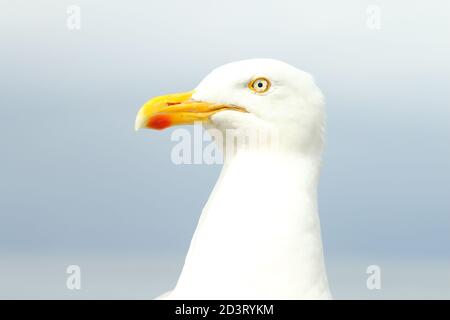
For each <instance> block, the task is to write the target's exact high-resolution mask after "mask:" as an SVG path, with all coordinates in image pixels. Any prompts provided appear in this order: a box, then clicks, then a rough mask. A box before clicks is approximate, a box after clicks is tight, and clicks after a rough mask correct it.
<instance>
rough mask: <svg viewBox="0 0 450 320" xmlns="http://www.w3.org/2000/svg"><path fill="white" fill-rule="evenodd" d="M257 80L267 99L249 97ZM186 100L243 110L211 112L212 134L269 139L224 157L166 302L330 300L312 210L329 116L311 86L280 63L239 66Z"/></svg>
mask: <svg viewBox="0 0 450 320" xmlns="http://www.w3.org/2000/svg"><path fill="white" fill-rule="evenodd" d="M255 78H262V79H267V80H268V81H269V83H270V88H269V89H268V91H266V92H263V93H258V92H254V91H252V90H250V89H251V88H249V87H248V83H249V81H251V79H255ZM191 99H192V100H193V101H208V102H213V103H215V104H224V105H232V106H239V107H242V108H245V110H246V111H247V112H246V113H244V112H239V111H236V110H222V111H219V112H215V113H214V114H212V115H211V116H210V117H209V120H210V121H209V122H208V123H207V124H206V127H207V129H208V130H217V129H218V130H220V132H222V133H223V134H224V137H227V134H226V132H227V130H230V129H232V130H235V132H238V134H239V135H242V136H245V135H248V134H249V132H255V131H257V132H264V133H265V134H269V135H270V137H271V139H269V140H265V141H260V143H259V144H258V145H257V147H255V146H254V145H249V143H245V142H244V143H241V144H238V145H237V150H235V151H234V152H233V154H230V152H229V150H225V151H224V152H225V159H226V160H225V163H224V166H223V169H222V172H221V175H220V178H219V180H218V181H217V183H216V185H215V188H214V190H213V192H212V194H211V195H210V197H209V199H208V202H207V204H206V205H205V207H204V209H203V211H202V214H201V217H200V220H199V223H198V226H197V229H196V231H195V234H194V237H193V239H192V242H191V245H190V248H189V252H188V255H187V257H186V261H185V264H184V267H183V270H182V273H181V275H180V278H179V280H178V283H177V285H176V287H175V288H174V290H173V291H171V292H169V293H168V294H166V295H165V296H164V297H162V298H165V299H329V298H331V295H330V291H329V288H328V281H327V276H326V270H325V266H324V259H323V250H322V241H321V234H320V223H319V216H318V205H317V186H318V181H319V172H320V162H321V153H322V148H323V132H324V118H325V114H324V102H323V96H322V93H321V92H320V90H319V89H318V88H317V86H316V85H315V83H314V81H313V78H312V77H311V76H310V75H309V74H307V73H305V72H303V71H300V70H298V69H296V68H294V67H292V66H290V65H288V64H286V63H283V62H280V61H276V60H269V59H254V60H245V61H239V62H235V63H231V64H227V65H224V66H222V67H220V68H218V69H216V70H214V71H213V72H212V73H211V74H209V75H208V76H207V77H206V78H205V79H204V80H203V81H202V82H201V83H200V84H199V85H198V87H197V88H196V89H195V93H194V94H193V95H192V98H191ZM140 121H141V122H142V119H140ZM236 130H237V131H236ZM226 139H227V138H225V142H224V145H225V144H226ZM274 142H276V143H274ZM227 152H228V154H227Z"/></svg>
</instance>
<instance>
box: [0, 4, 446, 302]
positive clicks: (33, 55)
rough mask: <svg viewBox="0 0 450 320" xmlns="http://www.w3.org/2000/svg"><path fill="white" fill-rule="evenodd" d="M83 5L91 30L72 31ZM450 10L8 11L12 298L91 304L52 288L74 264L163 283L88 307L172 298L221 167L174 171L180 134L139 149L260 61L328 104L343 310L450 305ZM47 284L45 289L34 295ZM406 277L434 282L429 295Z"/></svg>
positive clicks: (328, 191)
mask: <svg viewBox="0 0 450 320" xmlns="http://www.w3.org/2000/svg"><path fill="white" fill-rule="evenodd" d="M70 5H76V6H78V7H79V8H80V10H81V11H80V14H81V15H80V17H81V24H80V26H81V29H79V30H70V29H69V28H68V27H67V19H68V17H69V14H68V13H67V8H68V7H69V6H70ZM369 6H376V8H379V10H380V14H381V15H380V25H379V26H380V28H379V29H373V28H370V26H368V24H367V21H368V19H369V15H368V12H367V8H368V7H369ZM449 10H450V4H449V3H448V1H439V0H432V1H427V2H424V1H396V2H395V3H394V2H392V1H380V0H372V1H350V0H346V1H339V3H337V2H331V1H314V2H312V1H277V2H273V1H264V0H259V1H245V2H242V1H206V0H202V1H189V2H187V1H170V0H169V1H164V2H148V1H134V2H133V3H130V2H128V1H123V0H120V1H114V2H111V1H110V2H108V1H95V2H93V1H75V2H74V1H66V0H63V1H58V2H56V1H49V0H38V1H33V2H30V1H21V0H16V1H5V0H0V41H1V42H0V46H1V50H0V57H1V59H0V70H1V71H0V88H1V94H0V119H1V121H2V123H1V125H0V271H1V272H0V297H9V296H8V294H11V295H12V296H13V297H38V298H39V297H69V298H70V297H78V296H73V293H72V292H67V290H65V289H64V288H63V287H64V286H63V285H62V286H59V282H58V281H59V280H54V281H55V287H51V286H49V287H45V288H42V286H41V282H39V281H47V282H49V281H50V282H51V281H53V280H51V279H50V278H51V273H48V270H50V269H51V268H52V267H51V266H53V268H56V267H55V266H61V268H62V269H57V268H56V269H57V270H62V271H61V272H62V273H61V279H63V278H64V277H65V276H66V274H65V270H64V268H63V266H64V263H65V261H72V262H71V263H75V264H80V265H83V263H84V265H85V266H86V267H85V269H88V270H89V266H91V268H92V269H95V268H94V267H92V266H93V265H95V266H97V267H98V268H97V269H96V270H103V269H104V268H103V267H100V266H104V265H111V264H115V263H117V264H118V265H120V263H122V264H123V263H125V262H124V261H127V263H128V264H129V265H131V266H133V265H134V266H135V265H137V264H139V263H140V262H141V263H142V264H141V268H140V269H139V270H141V271H140V272H141V273H142V275H145V277H148V279H150V280H148V281H147V282H146V281H144V284H141V282H140V281H136V279H135V280H133V281H131V282H132V283H135V284H136V283H139V285H140V286H141V287H139V288H140V289H139V290H141V291H139V292H142V294H139V295H134V296H133V295H129V296H126V295H124V293H120V294H118V295H111V294H109V295H108V292H111V291H110V290H109V291H108V290H106V289H105V287H102V286H104V283H106V282H107V281H105V282H104V283H103V282H101V281H100V280H98V281H100V282H101V283H99V284H98V287H101V288H103V289H104V290H99V291H95V290H94V291H92V290H91V291H89V290H86V291H85V292H82V293H77V294H78V295H80V294H81V297H84V298H91V297H104V296H106V297H118V296H120V297H129V298H133V297H146V294H147V293H148V295H149V296H150V297H151V295H152V294H156V293H157V292H156V291H158V290H160V289H161V290H164V288H166V289H170V286H173V285H174V284H175V282H176V278H177V276H178V273H179V271H180V270H181V266H182V261H183V259H184V256H185V254H186V251H187V249H188V247H189V242H190V239H191V236H192V233H193V231H194V229H195V226H196V224H197V220H198V217H199V214H200V212H201V209H202V208H203V205H204V204H205V202H206V200H207V198H208V195H209V193H210V191H211V189H212V187H213V186H214V183H215V181H216V179H217V177H218V174H219V172H220V166H219V165H206V164H203V165H175V164H173V163H172V162H171V159H170V152H171V149H172V148H173V146H174V145H175V142H173V141H171V139H170V137H171V132H173V129H169V130H167V131H162V132H154V131H146V132H135V131H134V119H135V116H136V113H137V111H138V110H139V107H140V106H141V105H142V103H143V102H145V101H146V100H148V99H149V98H150V97H152V96H155V95H160V94H165V93H171V92H179V91H187V90H191V89H193V88H195V86H196V85H197V84H198V83H199V82H200V80H201V79H202V78H203V77H204V76H206V75H207V74H208V73H209V72H210V71H211V70H212V69H214V68H215V67H218V66H220V65H222V64H225V63H228V62H232V61H236V60H242V59H248V58H260V57H265V58H275V59H279V60H283V61H286V62H288V63H290V64H292V65H294V66H296V67H298V68H300V69H303V70H305V71H308V72H310V73H311V74H313V75H314V77H315V79H316V82H317V84H318V85H319V87H320V88H321V89H322V91H323V92H324V95H325V98H326V104H327V106H326V108H327V143H326V150H325V154H324V162H323V170H322V175H321V182H320V188H319V197H320V199H319V200H320V201H319V207H320V218H321V225H322V233H323V235H322V236H323V241H324V249H325V256H326V261H327V269H328V271H329V276H330V286H331V288H332V291H334V292H335V293H336V294H335V295H336V296H337V297H344V298H346V297H364V298H377V297H393V296H394V297H411V296H412V297H417V296H421V295H420V294H423V296H426V297H438V298H439V297H449V296H450V257H449V253H450V197H449V196H450V194H449V191H450V148H449V142H450V91H449V87H448V84H449V80H450V63H449V62H450V61H449V60H450V58H449V57H450V37H449V36H448V30H450V22H449V20H448V12H449ZM187 129H188V130H192V129H191V128H189V127H187ZM93 257H95V258H93ZM102 257H104V259H102ZM124 257H126V258H124ZM130 257H134V258H130ZM96 259H97V260H96ZM130 259H136V263H133V260H131V262H130ZM94 260H95V261H96V262H92V261H94ZM55 261H57V262H55ZM77 261H79V262H77ZM346 261H348V264H346V263H345V262H346ZM128 264H127V265H124V266H123V268H122V269H121V268H119V267H117V270H116V269H114V270H116V271H110V272H111V277H117V275H118V274H122V276H123V274H129V273H131V271H130V270H133V269H132V268H131V267H129V265H128ZM370 264H376V265H380V266H381V269H382V270H383V265H385V266H386V267H385V268H386V269H387V271H386V272H387V277H388V278H389V277H390V279H406V280H404V281H403V282H399V283H395V280H392V283H391V288H392V287H395V288H394V289H392V290H391V291H388V290H386V291H383V290H381V292H380V293H379V294H378V293H377V294H378V295H376V296H374V295H371V294H372V293H370V292H367V290H365V288H363V289H361V288H362V287H363V286H364V282H358V281H359V280H361V279H363V280H361V281H364V277H366V274H365V267H366V266H367V265H370ZM162 265H164V266H165V267H158V266H162ZM142 266H148V268H147V269H145V268H144V267H142ZM167 266H169V267H167ZM389 266H391V267H389ZM27 268H28V269H27ZM136 268H137V267H136ZM29 269H31V270H35V272H37V271H36V270H44V271H43V272H44V273H43V274H44V275H43V276H41V277H32V278H33V279H34V282H33V281H27V282H26V283H28V284H29V286H27V285H24V284H23V283H22V282H23V279H22V278H21V277H22V276H23V273H27V271H26V270H29ZM56 269H55V270H56ZM123 269H125V270H127V271H123ZM405 269H408V270H417V272H416V273H415V274H416V275H417V277H418V278H420V280H418V283H419V285H417V288H416V289H414V290H412V291H413V292H416V293H417V295H416V296H415V295H414V294H413V295H411V294H412V293H411V287H407V288H406V287H405V286H404V285H403V284H404V283H408V280H407V279H408V277H406V276H405V273H402V270H405ZM18 270H22V271H23V272H22V273H20V272H19V271H18ZM45 270H47V273H45ZM146 270H148V272H147V273H146ZM167 270H170V272H169V271H167ZM352 270H354V271H352ZM55 272H57V271H55ZM123 272H125V273H123ZM127 272H128V273H127ZM136 272H137V271H136ZM358 272H359V273H358ZM410 272H412V271H410ZM141 273H139V274H141ZM33 274H34V273H33ZM429 274H434V275H433V276H434V277H435V278H434V280H430V281H428V280H427V279H426V277H425V276H424V277H421V276H420V275H429ZM2 276H3V277H2ZM405 277H406V278H405ZM38 278H39V279H41V280H39V279H38ZM52 279H53V278H52ZM58 279H59V278H58ZM121 279H122V278H121ZM133 279H134V278H133ZM146 279H147V278H146ZM152 279H153V280H152ZM162 279H167V280H164V281H163V280H162ZM343 279H344V280H343ZM122 280H123V281H122V282H121V286H122V287H123V286H126V284H127V281H126V278H125V279H122ZM19 283H20V285H19ZM102 283H103V284H102ZM350 283H355V285H354V286H349V284H350ZM361 283H362V285H361ZM136 286H137V285H136ZM136 286H135V287H136ZM119 287H120V286H119ZM2 288H3V289H2ZM61 288H62V289H61ZM349 288H350V289H349ZM352 288H360V289H352ZM386 288H390V287H389V285H387V287H386ZM136 292H138V291H136ZM425 293H426V294H425Z"/></svg>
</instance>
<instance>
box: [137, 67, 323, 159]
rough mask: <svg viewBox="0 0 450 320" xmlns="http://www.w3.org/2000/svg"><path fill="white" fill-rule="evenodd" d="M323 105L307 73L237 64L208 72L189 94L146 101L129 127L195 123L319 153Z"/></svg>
mask: <svg viewBox="0 0 450 320" xmlns="http://www.w3.org/2000/svg"><path fill="white" fill-rule="evenodd" d="M323 106H324V103H323V95H322V93H321V91H320V89H319V88H318V87H317V86H316V84H315V82H314V80H313V78H312V76H311V75H310V74H308V73H306V72H304V71H301V70H299V69H297V68H295V67H293V66H291V65H289V64H287V63H284V62H281V61H277V60H272V59H252V60H243V61H238V62H233V63H229V64H226V65H223V66H221V67H219V68H217V69H215V70H213V71H212V72H211V73H210V74H209V75H207V76H206V77H205V78H204V79H203V80H202V81H201V82H200V84H199V85H198V86H197V88H195V89H194V90H193V91H190V92H184V93H177V94H170V95H165V96H159V97H155V98H153V99H151V100H150V101H148V102H147V103H146V104H144V106H142V108H141V109H140V111H139V113H138V115H137V118H136V124H135V127H136V130H138V129H141V128H151V129H159V130H161V129H165V128H167V127H170V126H173V125H185V124H191V123H194V122H197V121H200V122H202V123H205V124H206V125H207V127H209V128H211V127H213V128H216V129H219V130H221V131H226V130H228V129H234V130H236V129H237V130H260V131H261V130H262V131H264V132H269V133H275V132H276V134H277V136H278V138H279V139H280V140H281V143H282V144H284V145H288V146H289V147H290V148H292V147H297V148H302V149H303V151H306V150H309V149H311V147H313V150H316V151H319V150H321V147H322V133H323V127H324V108H323ZM247 133H248V132H247ZM317 147H318V148H317Z"/></svg>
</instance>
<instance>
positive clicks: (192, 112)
mask: <svg viewBox="0 0 450 320" xmlns="http://www.w3.org/2000/svg"><path fill="white" fill-rule="evenodd" d="M193 93H194V91H190V92H182V93H175V94H169V95H165V96H159V97H155V98H153V99H151V100H149V101H148V102H146V103H145V104H144V105H143V106H142V107H141V109H140V110H139V112H138V114H137V117H136V122H135V129H136V130H139V129H142V128H149V129H156V130H162V129H165V128H168V127H171V126H176V125H185V124H191V123H194V122H196V121H200V122H205V121H208V120H209V118H210V117H211V116H212V115H213V114H215V113H217V112H219V111H222V110H235V111H240V112H247V111H246V110H245V109H244V108H241V107H237V106H233V105H226V104H217V103H210V102H204V101H195V100H192V99H191V97H192V95H193Z"/></svg>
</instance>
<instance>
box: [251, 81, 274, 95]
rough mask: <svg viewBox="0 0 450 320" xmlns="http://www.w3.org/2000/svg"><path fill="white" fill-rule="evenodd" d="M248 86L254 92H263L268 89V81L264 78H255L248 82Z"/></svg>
mask: <svg viewBox="0 0 450 320" xmlns="http://www.w3.org/2000/svg"><path fill="white" fill-rule="evenodd" d="M248 88H249V89H250V90H252V91H253V92H255V93H264V92H267V91H268V90H269V89H270V81H269V80H268V79H266V78H256V79H253V80H252V81H250V82H249V83H248Z"/></svg>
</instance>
